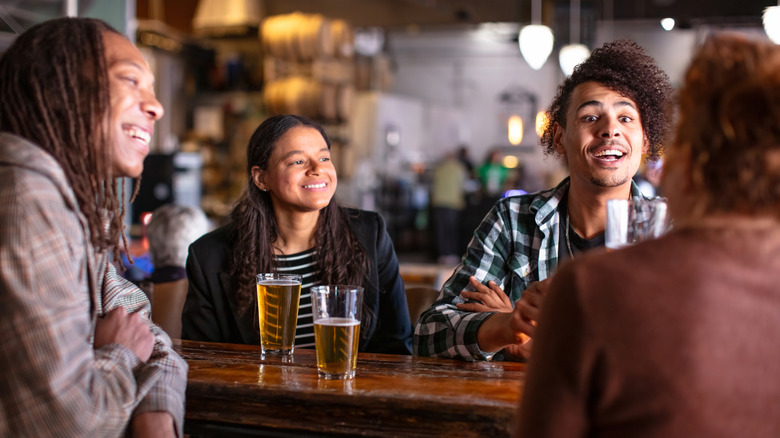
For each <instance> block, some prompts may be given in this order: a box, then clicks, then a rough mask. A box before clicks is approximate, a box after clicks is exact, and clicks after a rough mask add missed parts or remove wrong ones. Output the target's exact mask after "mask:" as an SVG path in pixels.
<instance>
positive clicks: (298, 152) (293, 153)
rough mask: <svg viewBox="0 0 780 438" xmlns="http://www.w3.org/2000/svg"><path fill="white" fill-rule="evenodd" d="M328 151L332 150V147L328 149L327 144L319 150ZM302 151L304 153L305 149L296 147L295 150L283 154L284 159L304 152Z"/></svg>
mask: <svg viewBox="0 0 780 438" xmlns="http://www.w3.org/2000/svg"><path fill="white" fill-rule="evenodd" d="M328 151H330V149H328V147H327V146H325V147H324V148H322V149H320V150H319V152H328ZM302 153H303V151H302V150H300V149H296V150H294V151H290V152H287V153H286V154H284V155H282V161H284V160H286V159H288V158H290V157H291V156H293V155H295V154H302Z"/></svg>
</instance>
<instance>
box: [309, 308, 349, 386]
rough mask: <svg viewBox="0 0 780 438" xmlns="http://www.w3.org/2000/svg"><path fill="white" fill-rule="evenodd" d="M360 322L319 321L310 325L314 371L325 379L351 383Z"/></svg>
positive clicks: (328, 319)
mask: <svg viewBox="0 0 780 438" xmlns="http://www.w3.org/2000/svg"><path fill="white" fill-rule="evenodd" d="M359 338H360V321H358V320H357V319H353V318H323V319H318V320H316V321H314V342H315V343H316V351H317V371H318V373H319V375H320V376H321V377H325V378H328V379H351V378H352V377H354V376H355V368H356V365H357V351H358V340H359Z"/></svg>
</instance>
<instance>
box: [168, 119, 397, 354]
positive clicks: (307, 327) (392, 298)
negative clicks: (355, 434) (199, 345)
mask: <svg viewBox="0 0 780 438" xmlns="http://www.w3.org/2000/svg"><path fill="white" fill-rule="evenodd" d="M247 176H248V182H247V188H246V191H245V192H244V195H243V197H242V198H241V199H240V200H239V202H238V204H237V205H236V206H235V208H234V209H233V212H232V215H231V216H232V222H231V223H230V224H228V225H226V226H224V227H221V228H218V229H216V230H214V231H212V232H210V233H208V234H206V235H205V236H203V237H201V238H200V239H198V240H197V241H196V242H195V243H193V244H192V245H191V246H190V251H189V256H188V258H187V277H188V279H189V282H190V285H189V292H188V293H187V300H186V302H185V305H184V313H183V316H182V338H184V339H193V340H198V341H211V342H230V343H239V344H258V345H259V343H260V333H259V325H258V314H257V312H258V309H257V287H256V280H255V279H256V276H257V274H258V273H264V272H280V273H292V274H300V275H301V276H302V278H303V281H302V287H301V298H300V310H299V312H298V326H297V327H298V329H297V331H296V336H295V346H296V347H309V348H313V347H314V328H313V321H312V310H311V295H310V289H311V286H314V285H318V284H324V285H329V284H330V285H336V284H350V285H358V286H362V287H363V288H364V290H365V291H364V299H363V311H362V317H361V329H360V344H359V350H360V351H367V352H374V353H391V354H411V321H410V320H409V309H408V307H407V303H406V294H405V291H404V284H403V281H402V279H401V275H400V274H399V272H398V259H397V257H396V254H395V250H394V248H393V243H392V241H391V240H390V237H389V235H388V234H387V231H386V229H385V222H384V220H383V219H382V217H381V216H379V215H378V214H377V213H375V212H370V211H365V210H357V209H352V208H344V207H341V206H340V205H339V204H338V203H337V202H336V201H335V200H334V199H333V195H334V194H335V192H336V186H337V184H338V178H337V175H336V169H335V167H334V166H333V163H332V162H331V159H330V141H329V140H328V137H327V136H326V135H325V132H324V130H323V129H322V127H321V126H320V125H318V124H316V123H314V122H312V121H310V120H308V119H306V118H304V117H300V116H295V115H281V116H274V117H271V118H269V119H267V120H265V121H264V122H263V123H262V124H261V125H260V126H259V127H258V128H257V130H255V132H254V134H253V135H252V138H251V139H250V141H249V145H248V147H247Z"/></svg>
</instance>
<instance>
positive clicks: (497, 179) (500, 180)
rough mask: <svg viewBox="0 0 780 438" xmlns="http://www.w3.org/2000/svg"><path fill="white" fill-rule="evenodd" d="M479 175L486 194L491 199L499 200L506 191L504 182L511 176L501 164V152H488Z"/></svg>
mask: <svg viewBox="0 0 780 438" xmlns="http://www.w3.org/2000/svg"><path fill="white" fill-rule="evenodd" d="M477 173H478V174H479V180H480V182H481V183H482V190H483V191H484V193H485V194H486V195H487V196H488V197H490V198H495V199H498V197H500V196H501V194H502V193H503V191H504V180H505V179H506V177H507V175H508V174H509V169H507V168H506V167H504V165H503V163H501V152H499V151H498V150H496V149H493V150H491V151H490V152H488V155H487V158H485V162H484V163H482V165H481V166H479V169H477Z"/></svg>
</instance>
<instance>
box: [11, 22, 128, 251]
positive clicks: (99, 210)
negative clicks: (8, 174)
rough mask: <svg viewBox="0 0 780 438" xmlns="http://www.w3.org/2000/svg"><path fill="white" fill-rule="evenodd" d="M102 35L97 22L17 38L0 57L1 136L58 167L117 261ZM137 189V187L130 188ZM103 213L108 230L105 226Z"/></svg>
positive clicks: (117, 211)
mask: <svg viewBox="0 0 780 438" xmlns="http://www.w3.org/2000/svg"><path fill="white" fill-rule="evenodd" d="M105 32H114V33H117V34H119V32H118V31H117V30H116V29H114V28H112V27H111V26H109V25H108V24H106V23H105V22H103V21H101V20H96V19H91V18H59V19H54V20H49V21H46V22H44V23H41V24H38V25H36V26H34V27H32V28H30V29H29V30H27V31H26V32H24V33H23V34H21V35H19V37H17V38H16V40H15V41H14V43H13V44H12V45H11V47H9V48H8V50H7V51H6V52H5V54H4V55H3V57H2V59H0V102H3V105H2V107H0V131H5V132H9V133H12V134H15V135H18V136H20V137H23V138H25V139H27V140H29V141H30V142H32V143H35V144H36V145H38V146H39V147H41V148H42V149H43V150H45V151H46V152H48V153H49V154H51V155H52V156H53V157H54V159H56V160H57V162H58V163H59V164H60V166H62V169H63V171H64V173H65V177H66V178H67V180H68V183H69V184H70V187H71V188H72V189H73V193H74V194H75V196H76V200H77V202H78V205H79V209H80V210H81V213H82V214H83V215H84V216H85V217H86V219H87V223H88V224H89V232H90V240H91V243H92V245H93V246H94V247H95V249H96V250H97V251H103V250H106V249H112V250H113V252H114V256H115V258H116V260H119V248H118V243H119V239H120V236H121V238H122V241H123V243H124V245H125V247H127V240H126V238H125V236H124V232H123V231H124V223H123V217H124V203H123V202H121V201H120V199H121V198H120V197H119V195H120V193H119V192H121V190H119V188H118V187H117V184H116V182H115V181H114V180H113V175H112V174H113V170H112V165H111V156H112V148H111V147H109V141H108V138H109V136H108V135H109V134H108V132H107V128H106V126H107V123H106V120H107V118H108V117H109V116H110V111H111V106H110V102H109V95H108V93H109V86H108V74H107V71H106V60H105V53H104V47H103V34H104V33H105ZM136 191H137V185H136ZM106 214H108V220H109V221H110V223H109V226H108V227H106V226H105V220H106V216H105V215H106Z"/></svg>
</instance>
